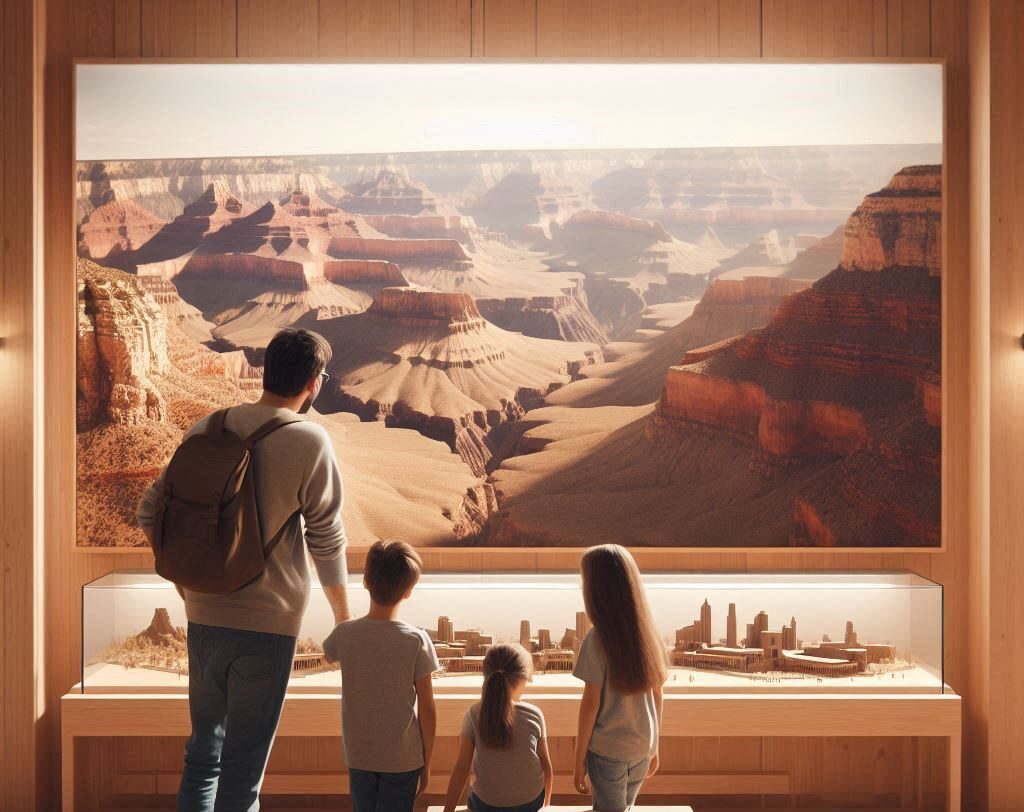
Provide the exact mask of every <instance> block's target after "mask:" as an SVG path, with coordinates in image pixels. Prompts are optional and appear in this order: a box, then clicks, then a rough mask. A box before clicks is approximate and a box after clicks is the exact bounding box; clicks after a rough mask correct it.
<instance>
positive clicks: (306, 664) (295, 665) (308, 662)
mask: <svg viewBox="0 0 1024 812" xmlns="http://www.w3.org/2000/svg"><path fill="white" fill-rule="evenodd" d="M332 668H333V666H332V665H331V664H330V663H328V662H327V660H325V659H324V655H323V654H322V653H321V654H296V655H295V659H293V660H292V676H293V677H302V676H305V675H307V674H319V673H322V672H323V671H330V670H331V669H332Z"/></svg>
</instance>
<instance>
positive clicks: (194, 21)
mask: <svg viewBox="0 0 1024 812" xmlns="http://www.w3.org/2000/svg"><path fill="white" fill-rule="evenodd" d="M140 16H141V24H140V36H141V49H142V56H144V57H186V58H189V57H229V56H236V55H237V53H238V42H237V36H238V31H237V26H236V21H237V15H236V5H235V0H141V15H140Z"/></svg>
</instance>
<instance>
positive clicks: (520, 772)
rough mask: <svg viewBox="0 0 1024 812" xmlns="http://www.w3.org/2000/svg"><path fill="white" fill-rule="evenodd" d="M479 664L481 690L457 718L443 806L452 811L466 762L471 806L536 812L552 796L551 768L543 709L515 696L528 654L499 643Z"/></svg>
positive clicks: (479, 810) (494, 811)
mask: <svg viewBox="0 0 1024 812" xmlns="http://www.w3.org/2000/svg"><path fill="white" fill-rule="evenodd" d="M483 667H484V686H483V696H482V698H481V701H480V702H477V703H476V704H475V705H473V706H472V707H470V709H469V710H467V711H466V715H465V717H463V720H462V733H461V735H460V736H459V755H458V758H457V760H456V763H455V768H454V769H453V770H452V775H451V778H450V779H449V781H448V796H447V798H446V799H445V805H444V808H445V812H454V810H455V806H456V804H458V802H459V799H460V798H461V797H462V791H463V790H464V789H465V788H466V781H467V780H468V778H469V772H470V768H472V770H473V774H474V779H473V786H472V787H470V790H469V808H470V809H471V810H472V812H537V810H539V809H540V808H541V807H543V806H547V805H548V804H549V803H550V802H551V784H552V780H553V775H554V773H553V772H552V769H551V757H550V756H549V755H548V743H547V733H546V730H545V726H544V714H543V713H541V711H540V708H537V707H536V706H534V705H530V704H528V703H526V702H521V701H520V697H521V696H522V695H523V689H524V688H526V682H527V680H528V679H529V678H530V674H531V673H532V672H533V658H532V657H531V656H530V654H529V653H527V651H526V649H524V648H523V647H522V646H520V645H517V644H512V643H499V644H497V645H495V646H492V647H491V649H490V650H489V651H488V652H487V656H485V657H484V666H483Z"/></svg>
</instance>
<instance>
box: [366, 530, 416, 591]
mask: <svg viewBox="0 0 1024 812" xmlns="http://www.w3.org/2000/svg"><path fill="white" fill-rule="evenodd" d="M422 569H423V561H422V559H421V558H420V557H419V554H418V553H417V552H416V551H415V550H414V549H413V548H412V547H410V546H409V545H408V544H406V543H405V542H404V541H377V542H374V544H373V546H372V547H371V548H370V551H369V552H368V553H367V554H366V565H365V567H364V569H363V580H364V581H365V582H366V588H367V590H368V591H369V592H370V597H371V598H373V599H374V601H376V602H377V603H379V604H380V605H381V606H394V605H395V604H396V603H398V602H399V601H400V600H402V597H403V596H404V595H405V593H406V592H408V591H409V588H410V587H413V586H416V584H417V582H418V581H419V580H420V571H421V570H422Z"/></svg>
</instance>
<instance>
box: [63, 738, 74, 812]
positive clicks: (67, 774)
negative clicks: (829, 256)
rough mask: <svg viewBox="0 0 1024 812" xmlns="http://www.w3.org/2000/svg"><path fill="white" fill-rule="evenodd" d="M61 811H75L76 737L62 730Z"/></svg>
mask: <svg viewBox="0 0 1024 812" xmlns="http://www.w3.org/2000/svg"><path fill="white" fill-rule="evenodd" d="M60 792H61V807H60V808H61V812H75V737H74V734H72V733H70V732H69V731H67V730H63V731H61V745H60Z"/></svg>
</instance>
